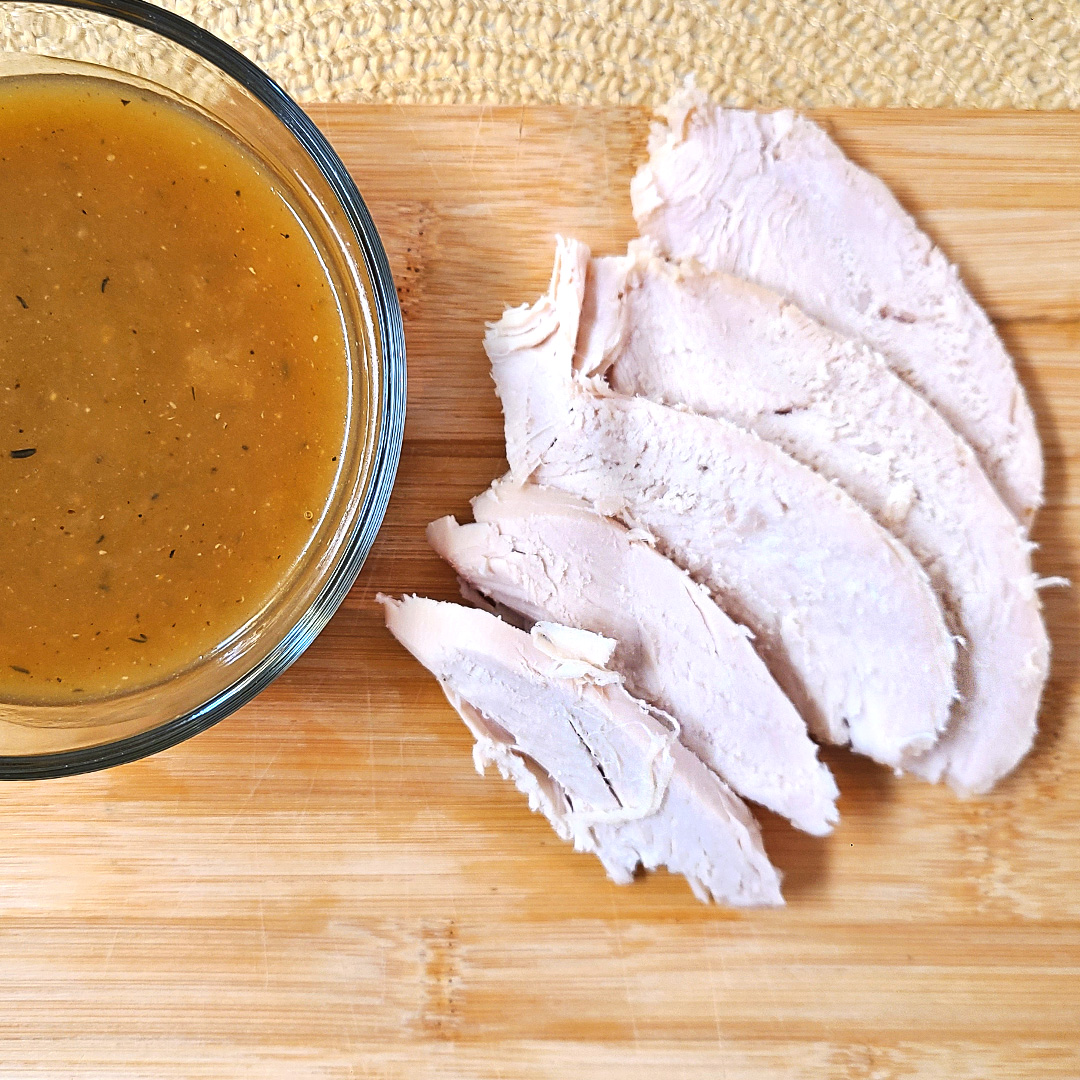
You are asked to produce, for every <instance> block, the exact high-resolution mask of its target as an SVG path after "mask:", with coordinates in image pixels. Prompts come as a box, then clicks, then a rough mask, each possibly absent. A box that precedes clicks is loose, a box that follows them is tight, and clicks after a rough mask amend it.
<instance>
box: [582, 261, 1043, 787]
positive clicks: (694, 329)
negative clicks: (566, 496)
mask: <svg viewBox="0 0 1080 1080" xmlns="http://www.w3.org/2000/svg"><path fill="white" fill-rule="evenodd" d="M584 312H585V313H586V316H588V315H589V314H590V313H596V315H595V317H593V318H591V319H589V318H583V321H582V326H581V329H580V331H579V335H578V347H579V357H578V363H579V365H580V366H581V367H582V369H583V370H584V371H586V372H587V373H590V374H591V373H606V375H607V378H608V380H609V381H610V383H611V385H612V386H613V387H614V388H615V389H616V390H618V391H619V392H620V393H624V394H643V395H645V396H647V397H650V398H652V399H653V400H654V401H659V402H662V403H664V404H669V405H673V404H680V403H681V404H685V405H686V406H688V407H689V408H691V409H693V410H694V411H695V412H699V413H703V414H705V415H707V416H720V417H724V418H725V419H728V420H731V421H733V422H734V423H736V424H739V425H740V426H741V427H745V428H748V429H749V430H751V431H754V432H756V433H757V434H758V435H760V436H761V437H762V438H764V439H768V440H769V441H770V442H772V443H775V444H776V445H777V446H780V447H782V448H783V449H784V450H785V451H787V453H789V454H790V455H791V456H792V457H794V458H796V459H797V460H799V461H801V462H803V463H804V464H805V465H809V466H811V467H812V468H814V469H815V470H817V472H819V473H821V474H822V475H823V476H825V477H827V478H828V479H830V480H835V481H836V482H837V483H839V484H840V485H841V486H842V487H843V488H844V490H845V491H847V492H848V494H849V495H851V496H852V497H853V498H854V499H856V500H857V501H858V502H859V503H861V504H862V506H864V507H865V508H866V509H867V510H869V511H870V512H871V513H872V514H873V515H874V516H875V517H876V518H877V520H878V521H879V522H880V523H881V524H882V525H883V526H884V527H885V528H886V529H888V530H889V531H890V532H891V533H893V535H894V536H896V537H897V538H898V539H899V540H901V541H902V542H903V543H904V544H906V545H907V546H908V548H910V549H911V551H912V552H913V553H914V554H915V556H916V558H917V559H919V561H920V562H921V563H922V564H923V566H924V567H925V568H926V571H927V573H928V574H929V576H930V580H931V582H932V583H933V585H934V587H935V588H936V589H937V590H938V592H939V593H940V594H941V596H942V597H943V598H944V602H945V607H946V609H947V611H949V612H951V613H952V615H953V617H954V619H955V627H956V630H957V632H958V633H959V634H961V635H962V636H963V638H964V640H965V642H966V647H965V648H963V649H961V650H960V653H959V657H958V667H957V674H958V683H959V686H960V692H961V700H960V701H958V702H957V704H956V706H955V707H954V715H953V719H952V721H951V723H950V728H949V731H948V733H947V734H946V735H945V736H944V737H943V738H942V739H941V740H939V742H938V745H937V747H936V748H935V750H934V751H933V753H932V754H931V756H930V757H929V758H928V759H927V760H925V761H918V762H912V763H911V765H910V768H911V769H912V771H914V772H917V773H919V774H920V775H924V776H927V777H929V778H931V779H935V780H936V779H938V778H939V777H940V776H942V775H944V776H945V777H946V778H947V779H948V781H949V782H950V783H951V784H952V785H953V786H955V787H956V788H958V789H960V790H962V791H978V792H981V791H985V790H987V789H988V788H989V787H991V786H992V785H993V783H994V782H995V781H996V780H998V779H999V778H1000V777H1001V776H1003V775H1004V774H1005V773H1007V772H1009V771H1010V770H1011V769H1012V768H1013V767H1014V766H1015V765H1016V763H1017V762H1018V761H1019V760H1020V758H1021V757H1023V755H1024V754H1025V753H1026V752H1027V751H1028V749H1029V748H1030V746H1031V742H1032V739H1033V737H1034V734H1035V720H1036V715H1037V713H1038V708H1039V697H1040V694H1041V691H1042V686H1043V683H1044V681H1045V679H1046V673H1047V665H1048V661H1049V643H1048V641H1047V637H1046V631H1045V629H1044V627H1043V622H1042V618H1041V616H1040V613H1039V600H1038V596H1037V594H1036V591H1035V585H1036V579H1035V576H1034V574H1033V573H1032V569H1031V558H1030V548H1031V545H1030V544H1029V542H1028V541H1027V539H1026V537H1025V534H1024V530H1023V528H1022V527H1021V526H1020V525H1019V524H1018V523H1017V522H1016V519H1015V518H1014V517H1013V515H1012V514H1011V513H1010V512H1009V510H1008V508H1007V507H1006V506H1005V505H1004V503H1002V501H1001V499H1000V498H999V497H998V495H997V493H996V492H995V490H994V488H993V486H992V485H991V484H990V482H989V480H988V479H987V478H986V474H985V473H984V472H983V470H982V469H981V468H980V466H979V463H978V461H977V460H976V458H975V455H974V454H973V453H972V451H971V448H970V447H969V446H968V445H967V443H965V442H964V440H963V439H961V438H960V437H959V436H958V435H957V434H956V433H955V432H954V431H953V430H952V429H951V428H950V427H949V425H948V424H947V423H945V421H944V420H943V419H942V417H941V416H940V415H939V414H938V413H937V412H936V411H935V410H934V409H933V408H932V407H931V406H930V405H929V404H927V402H926V401H925V400H924V399H923V398H922V397H920V396H919V394H917V393H916V392H915V391H914V390H912V389H911V388H910V387H909V386H908V385H907V384H906V383H904V382H903V381H902V380H900V379H899V378H898V377H897V376H896V375H895V374H893V373H892V372H891V371H890V370H889V369H888V367H887V366H886V364H885V362H884V360H883V359H882V358H881V356H880V355H879V354H878V353H876V352H874V351H873V350H872V349H870V348H869V347H867V346H866V345H863V344H861V343H857V342H853V341H852V340H851V339H849V338H845V337H843V336H842V335H839V334H836V333H834V332H833V331H830V330H828V329H826V328H825V327H824V326H822V325H821V324H820V323H819V322H816V321H815V320H813V319H811V318H809V317H808V316H806V315H804V314H803V312H802V311H800V310H799V309H798V308H797V307H795V306H794V305H793V304H791V303H790V302H788V301H786V300H784V299H782V298H781V297H779V296H778V295H777V294H776V293H772V292H769V291H767V290H765V289H762V288H760V287H758V286H755V285H751V284H750V283H748V282H746V281H743V280H741V279H740V278H734V277H731V276H729V275H726V274H714V273H709V272H708V271H704V270H702V269H701V268H700V266H695V265H685V264H684V265H683V266H681V267H677V266H674V265H672V264H671V263H668V262H665V261H664V260H662V259H658V258H656V257H654V256H652V255H651V253H650V251H649V248H648V246H647V245H645V244H641V243H637V244H634V245H631V249H630V252H629V254H628V255H627V256H626V257H624V258H618V259H594V260H593V262H592V263H591V265H590V270H589V282H588V288H587V289H586V296H585V302H584ZM736 786H737V785H736Z"/></svg>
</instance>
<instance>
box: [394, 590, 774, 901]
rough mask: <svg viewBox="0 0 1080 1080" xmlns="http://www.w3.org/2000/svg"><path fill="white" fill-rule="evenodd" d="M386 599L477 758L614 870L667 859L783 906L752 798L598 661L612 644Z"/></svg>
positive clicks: (470, 611)
mask: <svg viewBox="0 0 1080 1080" xmlns="http://www.w3.org/2000/svg"><path fill="white" fill-rule="evenodd" d="M379 600H380V602H381V603H382V604H383V606H384V607H385V609H386V625H387V626H388V627H389V628H390V631H391V633H393V635H394V636H395V637H396V638H397V639H398V641H400V642H401V643H402V645H404V646H405V648H406V649H408V650H409V652H411V653H412V654H413V656H415V657H416V658H417V659H418V660H419V661H420V663H422V664H423V665H424V667H426V668H427V669H428V670H429V671H430V672H432V674H433V675H435V677H436V678H437V679H438V680H439V682H440V684H441V685H442V688H443V690H444V692H445V693H446V696H447V698H448V699H449V700H450V703H451V704H452V705H453V706H454V708H455V709H457V711H458V713H459V714H460V716H461V718H462V719H463V720H464V721H465V723H466V725H468V727H469V730H470V731H471V732H472V733H473V735H474V736H475V738H476V747H475V749H474V752H473V754H474V759H475V761H476V765H477V769H478V770H479V771H480V772H481V773H483V771H484V768H485V766H486V765H488V764H494V765H496V766H497V767H498V769H499V771H500V772H501V773H502V775H503V776H504V777H505V778H507V779H512V780H513V781H514V783H515V784H516V785H517V786H518V788H519V789H520V790H521V791H523V792H524V793H525V794H526V795H527V796H528V797H529V805H530V807H531V808H532V809H533V810H539V811H540V812H542V813H543V814H544V815H545V817H547V819H548V820H549V821H550V822H551V824H552V826H553V827H554V829H555V831H556V832H557V833H558V834H559V836H560V837H562V838H563V839H564V840H570V841H573V843H574V846H575V847H576V848H577V849H578V850H579V851H591V852H593V853H594V854H595V855H597V856H598V857H599V859H600V861H601V862H602V863H603V864H604V868H605V869H606V870H607V872H608V874H609V875H610V876H611V878H612V880H614V881H616V882H618V883H619V884H625V883H627V882H629V881H630V880H631V879H632V877H633V874H634V870H635V869H636V868H637V866H638V865H643V866H645V867H646V868H647V869H650V870H653V869H655V868H656V867H658V866H666V867H667V868H668V869H669V870H671V871H672V872H674V873H678V874H684V875H685V876H686V878H687V880H688V881H689V882H690V887H691V888H692V889H693V890H694V894H695V895H696V896H698V897H699V898H700V899H702V900H707V899H708V898H709V897H710V896H711V897H713V898H714V899H716V900H718V901H721V902H723V903H727V904H732V905H735V906H742V907H753V906H759V907H761V906H776V905H780V904H782V903H783V899H782V898H781V895H780V877H779V874H778V873H777V872H776V870H775V869H774V868H773V866H772V865H771V863H770V862H769V860H768V857H767V856H766V854H765V850H764V848H763V847H762V845H761V834H760V832H759V830H758V827H757V823H756V822H755V821H754V819H753V818H752V817H751V816H750V812H749V811H748V810H747V808H746V806H745V805H744V804H743V803H742V801H741V800H740V799H739V798H738V797H737V796H736V795H734V794H733V793H732V792H731V791H730V790H729V789H728V787H727V786H726V785H725V784H724V783H723V782H722V781H721V780H719V779H718V778H717V777H716V776H715V775H714V774H713V773H711V772H710V771H709V770H708V769H707V768H706V767H705V766H704V765H703V764H702V763H701V762H700V761H699V760H698V759H697V758H696V757H695V756H694V755H693V754H692V753H691V752H690V751H689V750H687V749H686V747H684V746H682V745H681V744H680V743H679V741H678V739H677V737H676V734H675V732H674V730H673V726H672V725H671V723H670V722H669V721H668V720H666V719H665V718H664V717H662V716H659V715H657V714H656V713H655V712H654V711H653V710H650V709H649V708H647V707H646V706H645V705H644V704H643V703H642V702H640V701H638V700H637V699H636V698H633V697H631V696H630V694H629V693H627V691H626V690H625V689H624V688H623V686H622V684H621V682H620V681H619V678H618V676H617V675H615V674H614V673H613V672H611V671H608V670H606V669H605V668H604V667H603V666H602V665H603V664H604V663H605V662H606V660H607V658H608V657H610V655H611V648H612V646H613V644H614V643H613V642H611V641H608V640H607V639H605V638H602V637H600V636H598V635H596V634H590V633H587V632H585V631H582V630H576V629H573V628H569V627H564V626H559V625H557V624H554V623H538V624H537V625H536V626H534V627H533V630H532V632H531V634H530V633H525V632H524V631H523V630H519V629H517V628H516V627H513V626H510V625H509V624H507V623H505V622H503V621H502V620H500V619H498V618H496V617H495V616H494V615H491V614H489V613H488V612H486V611H480V610H478V609H476V608H466V607H461V606H460V605H458V604H446V603H439V602H437V601H434V600H427V599H422V598H420V597H415V596H414V597H406V598H404V599H402V600H393V599H390V598H389V597H385V596H380V597H379Z"/></svg>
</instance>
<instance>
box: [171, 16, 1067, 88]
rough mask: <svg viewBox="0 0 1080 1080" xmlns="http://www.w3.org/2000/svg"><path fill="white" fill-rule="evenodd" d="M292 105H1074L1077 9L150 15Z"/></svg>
mask: <svg viewBox="0 0 1080 1080" xmlns="http://www.w3.org/2000/svg"><path fill="white" fill-rule="evenodd" d="M162 3H163V6H165V7H169V8H171V9H172V10H174V11H177V12H179V13H180V14H182V15H185V16H187V17H188V18H190V19H193V20H194V21H195V22H198V23H201V24H202V25H203V26H205V27H207V28H208V29H210V30H212V31H213V32H214V33H216V34H218V35H219V36H220V37H223V38H224V39H225V40H227V41H229V42H231V43H232V44H233V45H235V46H236V47H237V48H239V49H240V50H242V51H243V52H245V53H246V54H247V55H248V56H249V57H251V58H252V59H253V60H255V61H257V62H258V63H259V64H261V65H262V66H263V67H264V68H266V69H267V70H268V71H269V72H270V74H271V75H272V76H273V77H274V78H276V79H277V80H278V81H279V82H281V83H282V85H284V86H285V87H286V89H288V90H289V91H290V92H291V93H292V94H293V95H294V96H296V97H298V98H299V99H301V100H304V101H312V100H338V101H393V102H417V101H424V102H446V103H451V102H457V103H465V102H472V103H475V102H509V103H518V102H523V101H524V102H562V103H582V104H584V103H593V104H599V103H604V102H622V103H644V104H654V103H657V102H659V101H660V100H662V99H663V98H665V97H666V96H667V95H668V93H669V92H670V90H671V88H672V86H673V85H674V84H675V83H676V82H677V81H679V80H680V79H681V77H682V76H684V75H686V74H688V73H690V72H693V73H694V74H695V75H696V77H697V82H698V85H699V86H701V87H702V88H703V89H705V90H708V91H709V92H710V93H711V94H712V95H713V96H714V97H716V98H718V99H721V100H724V101H726V102H727V103H729V104H735V105H760V106H777V105H796V106H815V105H875V106H880V105H886V106H889V105H893V106H897V105H917V106H967V107H978V108H1004V107H1014V108H1031V109H1076V108H1080V0H1026V2H1025V0H1004V2H1001V3H994V2H987V0H939V2H936V3H932V2H927V3H919V2H907V0H847V2H839V0H806V2H799V0H791V2H786V3H785V2H783V0H711V2H696V3H694V2H690V0H593V2H588V0H554V2H547V3H544V2H540V0H502V2H499V0H162Z"/></svg>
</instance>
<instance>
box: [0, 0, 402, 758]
mask: <svg viewBox="0 0 1080 1080" xmlns="http://www.w3.org/2000/svg"><path fill="white" fill-rule="evenodd" d="M50 73H54V74H69V75H80V76H84V77H93V78H104V79H109V80H112V81H113V82H119V83H123V84H126V85H130V86H133V87H138V88H142V89H144V90H149V91H152V92H154V93H157V94H159V95H163V96H165V97H167V98H170V99H172V100H173V101H176V102H179V103H181V104H183V105H184V106H186V107H188V108H190V109H193V110H195V111H196V112H198V113H200V114H201V115H202V116H203V117H205V118H207V119H209V120H210V121H212V122H214V123H216V124H217V125H218V126H220V127H221V128H223V129H224V130H225V131H226V132H228V133H229V134H230V135H231V136H232V137H233V138H235V139H236V140H238V141H239V142H240V143H241V144H243V145H244V147H245V148H246V149H247V150H248V151H250V152H251V153H253V154H254V155H255V156H256V157H257V158H259V159H260V160H261V162H262V163H263V164H264V165H265V166H266V167H267V168H268V169H269V170H270V171H271V172H272V174H273V179H274V182H275V183H276V184H282V185H285V186H286V190H287V191H288V193H289V199H290V202H292V203H293V206H294V209H296V210H297V211H298V212H299V213H301V214H302V215H303V217H304V218H305V219H306V224H307V225H308V228H309V230H310V235H311V237H312V239H313V241H314V243H315V245H316V247H317V248H318V251H319V254H320V256H321V257H322V260H323V262H324V265H325V267H326V269H327V273H328V276H329V277H330V280H331V282H332V284H333V286H334V288H335V291H336V292H337V294H338V300H339V303H340V305H341V311H342V316H343V321H344V326H345V329H346V334H345V337H346V341H347V345H348V349H349V353H350V355H349V358H348V359H349V365H350V371H351V379H350V382H351V388H350V420H349V426H348V430H347V434H346V440H345V447H344V451H343V454H342V463H341V466H340V469H339V472H338V479H337V481H336V484H335V488H334V490H333V492H332V494H331V496H330V499H329V502H328V504H327V508H326V512H325V513H324V515H323V517H322V521H321V523H320V525H319V527H318V528H317V529H316V532H315V535H314V538H313V541H312V542H311V543H310V544H309V545H308V547H307V549H306V554H305V556H304V557H303V558H302V559H301V560H300V562H299V563H298V565H297V567H296V568H295V569H294V570H293V572H292V573H291V574H290V576H288V577H287V579H286V580H285V581H284V582H283V583H282V584H281V586H280V587H279V589H278V591H277V592H276V593H275V594H274V596H273V597H272V598H271V600H270V601H269V602H268V603H267V604H266V605H265V606H264V607H263V609H262V610H261V611H260V612H259V613H258V614H257V615H256V616H255V617H254V618H252V619H251V620H249V621H248V622H247V623H246V624H245V625H244V626H243V627H241V628H240V629H239V630H237V631H236V632H235V633H233V634H231V635H230V637H229V638H228V639H227V640H225V641H223V642H221V643H220V645H218V646H217V647H216V648H215V649H213V650H211V651H210V652H208V653H206V654H204V655H203V656H201V657H200V658H199V660H198V661H197V662H196V663H194V664H192V665H190V666H188V667H187V668H185V669H183V670H181V671H179V672H177V673H175V674H173V675H171V676H170V677H168V678H167V679H164V680H162V681H161V682H159V683H157V684H156V685H153V686H146V687H143V688H140V689H136V690H134V691H132V692H128V693H117V694H115V695H112V696H106V697H101V698H96V699H92V700H89V701H86V702H81V703H79V704H74V705H49V706H45V705H34V706H30V705H25V704H19V703H13V702H3V701H0V779H37V778H44V777H50V776H60V775H65V774H70V773H78V772H87V771H90V770H93V769H101V768H106V767H108V766H111V765H116V764H119V763H121V762H125V761H131V760H133V759H135V758H139V757H143V756H145V755H146V754H152V753H155V752H156V751H158V750H162V749H164V748H165V747H168V746H172V745H173V744H175V743H178V742H180V741H181V740H183V739H186V738H189V737H190V736H192V735H195V734H197V733H198V732H200V731H203V730H204V729H206V728H208V727H210V725H212V724H214V723H216V722H217V721H218V720H221V719H222V718H223V717H225V716H227V715H228V714H229V713H231V712H233V711H234V710H235V709H237V708H239V707H240V706H241V705H243V704H244V703H245V702H247V701H249V700H250V699H251V698H252V697H254V695H255V694H257V693H259V692H260V691H261V690H263V689H264V688H265V687H266V686H267V685H269V683H271V682H272V681H273V680H274V679H275V678H276V677H277V676H278V675H280V674H281V672H283V671H284V670H285V669H286V668H287V667H288V666H289V665H290V664H291V663H292V662H293V661H294V660H295V659H296V658H297V657H298V656H299V655H300V654H301V653H302V652H303V651H304V649H305V648H307V646H308V645H309V644H310V643H311V642H312V641H313V640H314V639H315V637H316V636H317V635H318V634H319V632H320V631H321V630H322V629H323V627H324V626H325V625H326V623H327V621H328V620H329V619H330V617H331V615H333V613H334V611H335V610H336V609H337V607H338V605H339V604H340V603H341V601H342V600H343V599H344V598H345V595H346V593H347V592H348V591H349V588H350V587H351V585H352V583H353V581H354V580H355V579H356V575H357V574H358V573H359V571H360V568H361V566H362V565H363V562H364V559H365V557H366V556H367V554H368V551H369V550H370V548H371V545H372V542H373V541H374V539H375V535H376V533H377V531H378V529H379V526H380V524H381V522H382V519H383V515H384V513H385V510H386V504H387V501H388V499H389V497H390V490H391V488H392V486H393V481H394V474H395V471H396V469H397V463H398V457H399V454H400V450H401V439H402V430H403V427H404V419H405V339H404V332H403V328H402V323H401V313H400V310H399V307H398V302H397V295H396V292H395V290H394V284H393V280H392V278H391V275H390V267H389V264H388V262H387V259H386V254H385V252H384V250H383V247H382V244H381V243H380V240H379V236H378V233H377V232H376V230H375V226H374V224H373V223H372V220H371V217H370V215H369V214H368V211H367V208H366V207H365V205H364V202H363V200H362V199H361V197H360V194H359V192H358V191H357V189H356V187H355V185H354V184H353V181H352V179H351V178H350V176H349V174H348V172H347V171H346V169H345V166H344V165H343V164H342V163H341V160H340V159H339V158H338V156H337V155H336V154H335V153H334V151H333V149H332V148H331V147H330V144H329V143H328V142H327V141H326V139H325V138H324V137H323V136H322V135H321V134H320V132H319V131H318V129H317V128H316V127H315V125H314V124H313V123H312V122H311V121H310V120H309V119H308V117H307V116H306V115H305V114H304V113H303V111H302V110H301V109H300V108H299V106H297V105H296V103H295V102H293V101H292V99H291V98H289V97H288V95H286V94H285V93H284V91H282V90H281V89H280V88H279V87H278V86H277V85H276V84H275V83H274V82H273V81H272V80H271V79H270V78H269V77H268V76H267V75H265V74H264V73H263V72H262V71H261V70H259V68H258V67H256V66H255V65H254V64H252V63H251V62H250V61H248V60H247V59H245V58H244V57H243V56H241V55H240V54H239V53H238V52H236V51H235V50H234V49H232V48H231V47H229V46H228V45H226V44H225V43H224V42H222V41H219V40H218V39H217V38H215V37H214V36H213V35H211V34H209V33H207V32H206V31H204V30H201V29H200V28H199V27H197V26H195V25H193V24H192V23H189V22H187V21H186V20H184V19H182V18H180V17H178V16H176V15H173V14H171V13H169V12H167V11H163V10H161V9H159V8H156V7H152V6H151V5H150V4H146V3H142V2H140V0H57V2H50V3H38V2H19V0H0V79H3V78H8V77H13V76H14V77H26V76H29V75H42V74H50Z"/></svg>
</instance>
